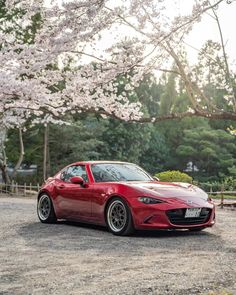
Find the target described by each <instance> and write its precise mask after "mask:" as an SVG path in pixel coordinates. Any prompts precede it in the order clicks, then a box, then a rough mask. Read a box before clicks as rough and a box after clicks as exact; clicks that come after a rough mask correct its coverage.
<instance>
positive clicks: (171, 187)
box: [39, 161, 215, 229]
mask: <svg viewBox="0 0 236 295" xmlns="http://www.w3.org/2000/svg"><path fill="white" fill-rule="evenodd" d="M101 163H111V164H112V163H119V162H110V161H109V162H105V161H90V162H77V163H73V164H71V165H69V166H67V167H65V168H64V169H63V170H62V171H60V172H59V173H58V174H56V175H55V176H54V177H51V178H49V179H48V180H47V181H46V183H45V184H44V185H43V186H42V188H41V190H40V192H39V196H40V194H42V193H43V192H46V193H47V194H48V195H49V196H50V197H51V199H52V202H53V206H54V210H55V213H56V216H57V218H58V219H68V220H78V221H82V222H88V223H94V224H99V225H106V220H105V212H106V204H107V202H108V201H109V200H110V199H111V198H113V197H115V196H116V197H117V196H118V197H120V198H122V199H123V200H124V201H126V203H127V204H128V206H129V208H130V210H131V214H132V218H133V223H134V227H135V228H136V229H174V228H194V227H211V226H213V225H214V223H215V206H214V204H213V203H212V201H211V200H210V199H209V198H208V196H207V194H206V193H205V192H204V191H202V190H201V189H199V188H198V187H196V186H194V185H191V184H184V183H164V182H158V181H156V180H151V181H145V182H139V181H133V182H95V180H94V177H93V174H92V171H91V165H94V164H101ZM75 165H76V166H77V165H79V166H85V169H86V172H87V176H88V181H87V182H86V183H85V185H84V186H81V185H79V184H74V183H70V182H65V181H63V180H62V179H61V174H62V173H63V171H64V170H65V169H66V168H68V167H70V166H75ZM139 197H152V198H157V199H159V200H162V201H164V203H158V204H144V203H142V202H140V201H139V200H138V198H139ZM187 208H205V209H204V210H209V214H208V217H207V218H206V219H205V220H204V222H199V221H198V220H197V221H196V220H194V221H193V220H190V221H189V223H188V224H180V223H181V222H180V223H179V222H177V223H176V222H174V223H173V220H174V219H172V220H170V219H171V218H170V217H169V216H168V214H169V213H168V212H173V211H169V210H175V211H174V214H179V213H180V212H181V211H177V210H178V209H181V210H186V209H187ZM183 222H185V220H183Z"/></svg>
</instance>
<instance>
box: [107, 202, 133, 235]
mask: <svg viewBox="0 0 236 295" xmlns="http://www.w3.org/2000/svg"><path fill="white" fill-rule="evenodd" d="M106 223H107V226H108V228H109V230H110V232H112V233H113V234H114V235H117V236H128V235H131V234H132V233H133V232H134V225H133V218H132V215H131V211H130V208H129V206H128V205H127V203H126V202H125V201H123V200H122V199H121V198H119V197H116V198H113V199H111V200H110V201H109V203H108V206H107V209H106Z"/></svg>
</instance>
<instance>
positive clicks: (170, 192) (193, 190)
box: [128, 182, 208, 202]
mask: <svg viewBox="0 0 236 295" xmlns="http://www.w3.org/2000/svg"><path fill="white" fill-rule="evenodd" d="M128 185H129V186H131V187H133V188H135V189H137V190H139V191H140V193H142V194H143V196H154V197H157V198H158V197H159V198H160V197H161V198H175V199H176V198H177V199H181V200H184V201H186V200H189V201H193V202H194V201H196V200H197V199H199V198H200V199H203V200H205V201H206V200H207V198H208V195H207V193H205V192H204V191H203V190H202V189H200V188H198V187H197V186H195V185H192V184H189V183H181V182H175V183H169V182H148V183H147V182H142V183H134V182H133V183H130V184H128Z"/></svg>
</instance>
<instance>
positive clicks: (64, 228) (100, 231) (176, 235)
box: [18, 221, 223, 255]
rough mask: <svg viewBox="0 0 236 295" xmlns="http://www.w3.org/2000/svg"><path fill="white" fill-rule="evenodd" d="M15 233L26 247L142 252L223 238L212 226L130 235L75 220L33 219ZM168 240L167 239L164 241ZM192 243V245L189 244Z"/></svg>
mask: <svg viewBox="0 0 236 295" xmlns="http://www.w3.org/2000/svg"><path fill="white" fill-rule="evenodd" d="M18 234H19V235H20V236H21V237H22V238H23V239H24V240H25V243H26V245H27V246H29V247H33V248H38V249H39V248H40V249H41V250H42V249H51V250H54V251H57V250H58V251H61V250H63V251H73V250H83V251H91V250H92V251H96V252H100V253H101V252H106V253H114V252H115V253H117V254H119V253H120V254H122V253H123V254H124V253H125V255H126V254H127V253H135V254H137V253H139V252H140V253H142V252H143V250H144V249H145V251H146V250H147V249H149V250H152V249H153V250H160V251H162V252H163V251H170V250H171V251H172V250H176V249H181V251H184V250H186V251H187V250H192V251H195V250H197V251H199V250H202V251H204V252H205V251H209V252H210V251H212V249H213V248H219V249H220V248H222V243H223V241H222V239H221V237H220V236H219V235H217V234H216V233H215V232H214V231H213V230H211V229H207V230H206V231H203V232H190V231H187V230H175V231H166V230H165V231H164V230H155V231H153V230H151V231H136V232H135V234H134V235H132V236H126V237H123V236H121V237H120V236H114V235H113V234H111V233H110V232H108V230H107V229H106V228H105V227H102V226H97V225H91V224H84V223H78V222H69V221H59V222H57V223H56V224H42V223H40V222H33V223H29V224H22V225H21V226H20V227H19V228H18ZM167 240H168V242H167ZM189 245H191V246H189Z"/></svg>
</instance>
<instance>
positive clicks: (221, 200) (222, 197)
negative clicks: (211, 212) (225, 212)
mask: <svg viewBox="0 0 236 295" xmlns="http://www.w3.org/2000/svg"><path fill="white" fill-rule="evenodd" d="M223 192H224V185H222V186H221V194H220V195H221V198H220V208H221V209H223V208H224V194H223Z"/></svg>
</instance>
